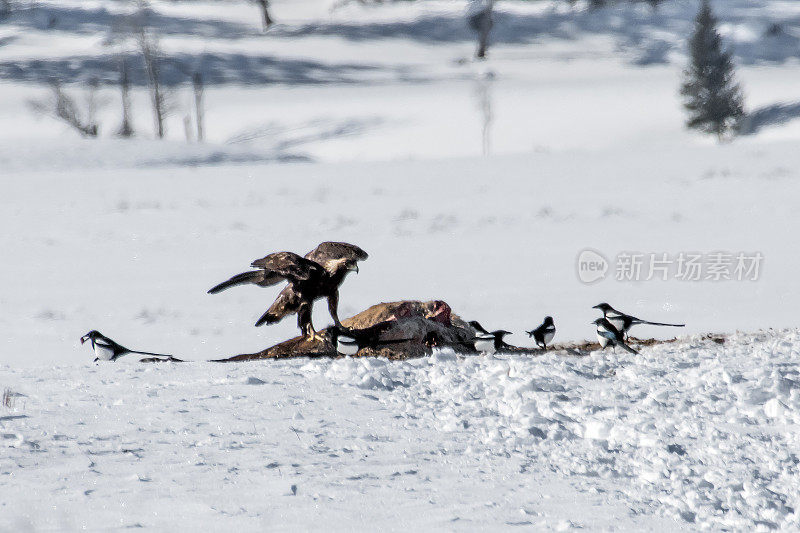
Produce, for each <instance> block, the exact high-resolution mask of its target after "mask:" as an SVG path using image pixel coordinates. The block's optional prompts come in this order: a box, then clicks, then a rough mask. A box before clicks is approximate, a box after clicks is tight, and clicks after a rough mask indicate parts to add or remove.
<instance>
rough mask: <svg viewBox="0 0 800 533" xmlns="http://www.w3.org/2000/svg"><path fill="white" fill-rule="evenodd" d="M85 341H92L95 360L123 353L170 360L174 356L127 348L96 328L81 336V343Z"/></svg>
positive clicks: (111, 358)
mask: <svg viewBox="0 0 800 533" xmlns="http://www.w3.org/2000/svg"><path fill="white" fill-rule="evenodd" d="M86 341H90V342H91V343H92V349H93V350H94V355H95V356H96V357H95V359H94V360H95V361H116V360H117V359H119V358H120V357H122V356H123V355H126V354H129V353H136V354H139V355H153V356H156V357H168V358H170V360H173V359H174V358H173V357H172V356H171V355H166V354H163V353H153V352H140V351H138V350H129V349H128V348H126V347H124V346H122V345H121V344H117V343H116V342H114V341H112V340H111V339H109V338H108V337H106V336H105V335H103V334H102V333H100V332H99V331H97V330H96V329H93V330H92V331H90V332H89V333H87V334H86V335H84V336H83V337H81V344H83V343H84V342H86Z"/></svg>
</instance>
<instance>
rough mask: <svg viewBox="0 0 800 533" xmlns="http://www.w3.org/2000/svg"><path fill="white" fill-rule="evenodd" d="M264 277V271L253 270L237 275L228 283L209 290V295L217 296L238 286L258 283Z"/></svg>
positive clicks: (225, 282) (224, 282)
mask: <svg viewBox="0 0 800 533" xmlns="http://www.w3.org/2000/svg"><path fill="white" fill-rule="evenodd" d="M263 277H264V272H263V271H262V270H251V271H250V272H242V273H241V274H236V275H235V276H233V277H232V278H231V279H229V280H228V281H223V282H222V283H220V284H219V285H215V286H214V287H211V288H210V289H209V290H208V294H217V293H218V292H222V291H224V290H225V289H229V288H231V287H235V286H236V285H244V284H246V283H258V282H259V281H260V280H261V279H263Z"/></svg>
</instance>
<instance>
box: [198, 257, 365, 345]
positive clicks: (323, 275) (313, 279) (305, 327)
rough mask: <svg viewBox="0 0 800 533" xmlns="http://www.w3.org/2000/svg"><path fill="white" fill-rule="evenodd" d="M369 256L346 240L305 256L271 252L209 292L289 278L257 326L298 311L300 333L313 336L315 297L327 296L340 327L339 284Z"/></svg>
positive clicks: (266, 283)
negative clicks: (247, 270) (248, 269)
mask: <svg viewBox="0 0 800 533" xmlns="http://www.w3.org/2000/svg"><path fill="white" fill-rule="evenodd" d="M368 257H369V255H367V252H365V251H364V250H362V249H361V248H359V247H358V246H356V245H354V244H348V243H346V242H323V243H322V244H320V245H319V246H317V247H316V248H314V249H313V250H312V251H310V252H309V253H307V254H306V255H305V257H300V256H299V255H297V254H295V253H292V252H277V253H272V254H269V255H267V256H266V257H262V258H261V259H257V260H255V261H253V263H252V264H251V265H250V266H252V267H253V268H255V269H257V270H252V271H249V272H242V273H241V274H237V275H235V276H233V277H232V278H231V279H229V280H227V281H224V282H222V283H220V284H219V285H217V286H215V287H213V288H212V289H210V290H209V291H208V293H209V294H216V293H218V292H220V291H223V290H225V289H228V288H230V287H234V286H236V285H244V284H253V285H258V286H259V287H270V286H272V285H276V284H278V283H280V282H281V281H284V280H285V281H288V282H289V283H288V285H287V286H286V287H285V288H284V289H283V290H282V291H281V292H280V294H278V297H277V298H276V299H275V302H273V304H272V305H271V306H270V308H269V309H268V310H267V311H266V312H265V313H264V314H263V315H261V318H259V319H258V321H257V322H256V326H261V325H263V324H274V323H276V322H279V321H280V320H281V319H283V318H284V317H286V316H288V315H291V314H295V313H297V326H298V327H299V328H300V331H301V332H302V334H303V336H304V337H311V338H316V337H317V332H316V331H315V330H314V325H313V324H312V323H311V312H312V309H313V306H314V301H315V300H317V299H319V298H327V299H328V310H329V311H330V313H331V317H332V318H333V322H334V324H335V325H336V326H339V327H341V326H342V323H341V321H340V320H339V312H338V307H339V286H340V285H341V284H342V282H344V278H345V276H347V274H349V273H350V272H352V271H356V272H358V262H359V261H363V260H365V259H367V258H368Z"/></svg>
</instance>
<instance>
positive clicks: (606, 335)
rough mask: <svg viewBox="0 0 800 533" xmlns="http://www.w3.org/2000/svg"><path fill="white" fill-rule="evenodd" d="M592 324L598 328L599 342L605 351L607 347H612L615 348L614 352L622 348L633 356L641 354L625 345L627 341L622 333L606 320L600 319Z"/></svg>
mask: <svg viewBox="0 0 800 533" xmlns="http://www.w3.org/2000/svg"><path fill="white" fill-rule="evenodd" d="M592 324H594V325H596V326H597V342H599V343H600V347H601V348H602V349H603V350H605V349H606V346H611V347H612V348H614V351H616V347H617V346H621V347H622V348H623V349H624V350H626V351H628V352H630V353H632V354H638V353H639V352H637V351H636V350H634V349H633V348H631V347H630V346H628V345H627V344H625V340H624V339H623V337H622V332H621V331H620V330H618V329H617V328H615V327H614V325H613V324H612V323H611V322H609V321H608V320H606V319H605V318H598V319H597V320H595V321H593V322H592Z"/></svg>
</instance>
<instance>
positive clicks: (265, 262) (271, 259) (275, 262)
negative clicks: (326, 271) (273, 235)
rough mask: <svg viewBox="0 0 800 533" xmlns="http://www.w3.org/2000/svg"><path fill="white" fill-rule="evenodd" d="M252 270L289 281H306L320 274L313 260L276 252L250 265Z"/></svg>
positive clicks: (290, 253)
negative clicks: (255, 269)
mask: <svg viewBox="0 0 800 533" xmlns="http://www.w3.org/2000/svg"><path fill="white" fill-rule="evenodd" d="M250 266H251V267H253V268H260V269H263V270H266V271H267V272H269V273H271V274H277V275H278V276H280V277H282V278H285V279H287V280H289V281H292V280H296V281H306V280H308V279H310V278H311V277H312V276H318V275H320V274H322V272H321V269H320V266H319V265H318V264H317V263H316V262H315V261H313V260H309V259H306V258H304V257H300V256H299V255H297V254H295V253H292V252H277V253H274V254H269V255H268V256H266V257H262V258H261V259H256V260H255V261H253V262H252V263H251V264H250Z"/></svg>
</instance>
